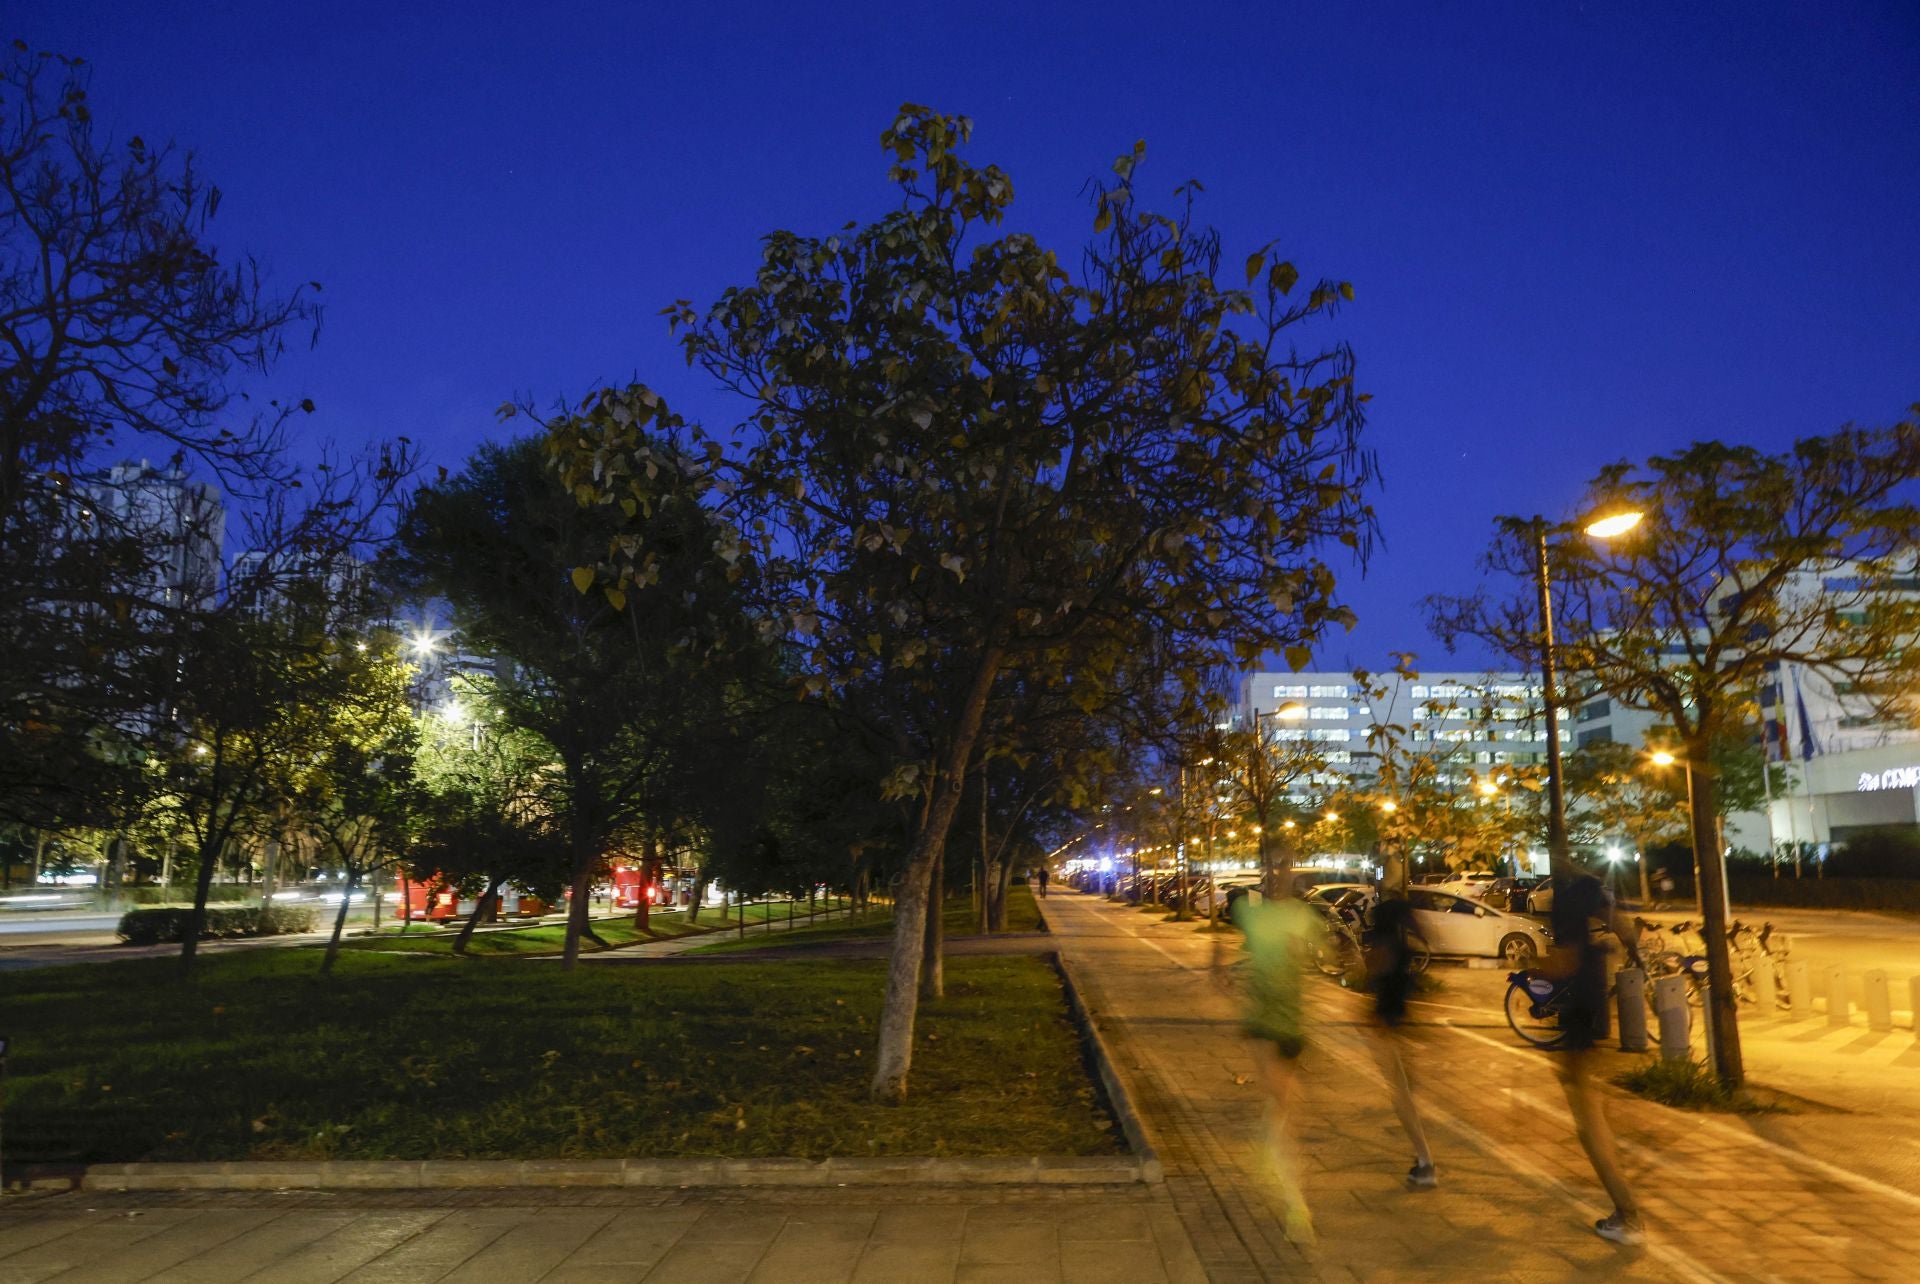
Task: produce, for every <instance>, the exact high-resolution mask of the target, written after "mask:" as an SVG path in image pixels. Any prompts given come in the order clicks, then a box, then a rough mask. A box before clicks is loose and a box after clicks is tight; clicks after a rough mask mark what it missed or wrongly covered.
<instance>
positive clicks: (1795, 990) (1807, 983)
mask: <svg viewBox="0 0 1920 1284" xmlns="http://www.w3.org/2000/svg"><path fill="white" fill-rule="evenodd" d="M1787 1002H1788V1004H1789V1005H1791V1006H1792V1008H1793V1019H1794V1020H1796V1021H1798V1020H1800V1019H1802V1018H1803V1017H1810V1016H1812V1015H1813V978H1812V977H1811V976H1809V975H1808V974H1807V964H1806V960H1804V959H1802V960H1799V961H1798V962H1794V963H1789V964H1787Z"/></svg>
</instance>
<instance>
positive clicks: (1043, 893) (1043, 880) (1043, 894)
mask: <svg viewBox="0 0 1920 1284" xmlns="http://www.w3.org/2000/svg"><path fill="white" fill-rule="evenodd" d="M1040 899H1041V900H1043V901H1044V900H1045V899H1047V867H1046V866H1045V865H1042V866H1041V867H1040Z"/></svg>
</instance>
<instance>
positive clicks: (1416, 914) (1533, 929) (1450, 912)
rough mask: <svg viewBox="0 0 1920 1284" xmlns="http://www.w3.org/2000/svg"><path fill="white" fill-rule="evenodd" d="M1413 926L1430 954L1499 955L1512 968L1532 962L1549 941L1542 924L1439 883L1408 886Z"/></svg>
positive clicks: (1547, 945)
mask: <svg viewBox="0 0 1920 1284" xmlns="http://www.w3.org/2000/svg"><path fill="white" fill-rule="evenodd" d="M1407 897H1408V899H1409V900H1410V901H1411V902H1412V905H1413V924H1414V929H1415V930H1416V931H1418V932H1419V933H1420V937H1421V939H1422V940H1424V941H1425V942H1426V945H1427V949H1428V950H1429V951H1431V952H1432V953H1434V954H1441V955H1454V956H1460V957H1469V958H1498V959H1504V960H1506V963H1507V966H1509V967H1511V968H1515V969H1519V968H1524V967H1532V966H1533V965H1534V964H1535V963H1536V962H1538V961H1539V959H1540V956H1541V955H1543V954H1545V953H1546V952H1547V949H1548V947H1549V946H1551V945H1552V944H1553V938H1552V936H1550V935H1549V934H1548V933H1547V929H1546V927H1545V925H1543V924H1542V923H1540V922H1539V921H1538V920H1536V919H1533V918H1529V917H1527V916H1526V915H1524V914H1509V913H1507V912H1506V911H1505V910H1497V909H1494V908H1493V907H1491V906H1489V905H1483V904H1481V903H1480V902H1478V901H1475V900H1471V899H1469V898H1467V897H1465V896H1455V895H1452V894H1451V893H1449V892H1443V891H1441V890H1439V889H1438V888H1431V887H1415V888H1412V889H1410V890H1409V891H1408V893H1407Z"/></svg>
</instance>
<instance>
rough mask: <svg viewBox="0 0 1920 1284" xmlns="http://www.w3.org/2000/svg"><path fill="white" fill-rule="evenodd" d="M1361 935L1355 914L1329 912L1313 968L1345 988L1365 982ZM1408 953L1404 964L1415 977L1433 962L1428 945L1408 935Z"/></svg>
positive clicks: (1365, 959)
mask: <svg viewBox="0 0 1920 1284" xmlns="http://www.w3.org/2000/svg"><path fill="white" fill-rule="evenodd" d="M1363 933H1364V927H1363V924H1362V921H1361V919H1360V917H1359V915H1358V914H1357V913H1355V912H1354V911H1352V910H1348V909H1341V908H1333V909H1329V910H1328V911H1327V934H1326V937H1325V939H1324V940H1323V941H1322V942H1320V943H1319V944H1317V945H1315V946H1314V951H1313V962H1314V966H1316V967H1318V968H1319V969H1320V971H1321V972H1322V973H1323V974H1324V975H1326V976H1330V977H1332V978H1334V979H1336V980H1338V981H1339V982H1340V984H1341V985H1344V986H1352V985H1353V984H1354V983H1355V981H1356V979H1364V978H1365V977H1366V975H1367V948H1366V943H1365V940H1364V937H1363ZM1407 949H1408V952H1409V954H1410V955H1411V957H1410V958H1409V959H1408V960H1407V970H1408V971H1410V972H1413V973H1414V974H1416V975H1418V974H1419V973H1421V972H1425V971H1426V970H1427V965H1428V964H1429V963H1431V962H1432V961H1433V953H1432V951H1430V950H1429V949H1428V948H1427V943H1426V942H1425V941H1424V940H1422V939H1420V937H1418V936H1416V935H1413V934H1412V933H1409V934H1408V935H1407Z"/></svg>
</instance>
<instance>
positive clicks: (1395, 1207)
mask: <svg viewBox="0 0 1920 1284" xmlns="http://www.w3.org/2000/svg"><path fill="white" fill-rule="evenodd" d="M1046 911H1047V917H1048V919H1049V923H1050V925H1051V927H1052V929H1053V931H1054V932H1055V934H1056V935H1057V936H1058V937H1059V938H1060V943H1061V952H1062V954H1063V955H1065V956H1066V957H1067V958H1068V959H1069V960H1071V961H1072V963H1073V966H1074V968H1075V974H1076V976H1077V977H1078V978H1079V979H1080V980H1081V982H1082V984H1083V986H1084V988H1085V989H1086V990H1087V991H1089V993H1088V995H1087V997H1088V1001H1089V1004H1090V1006H1091V1007H1092V1008H1093V1009H1094V1012H1095V1016H1096V1020H1098V1021H1099V1022H1100V1024H1101V1027H1102V1029H1103V1030H1104V1031H1105V1032H1106V1033H1107V1035H1108V1036H1109V1038H1110V1039H1111V1040H1112V1042H1113V1043H1114V1045H1115V1055H1116V1057H1117V1058H1118V1060H1119V1061H1120V1062H1121V1063H1122V1068H1123V1073H1125V1074H1126V1075H1128V1076H1129V1078H1130V1079H1131V1081H1132V1082H1133V1084H1134V1085H1135V1087H1136V1088H1137V1097H1138V1100H1139V1102H1140V1104H1141V1105H1142V1107H1143V1109H1144V1111H1145V1113H1146V1114H1147V1116H1148V1125H1149V1127H1150V1128H1152V1129H1154V1130H1156V1131H1157V1133H1158V1137H1157V1141H1158V1144H1159V1146H1160V1148H1161V1152H1162V1153H1161V1157H1162V1159H1163V1160H1164V1161H1165V1162H1166V1164H1167V1167H1168V1174H1169V1176H1168V1188H1169V1192H1170V1193H1171V1194H1172V1196H1173V1199H1174V1203H1175V1206H1176V1208H1177V1209H1178V1211H1179V1214H1180V1217H1181V1220H1182V1221H1183V1222H1184V1223H1185V1225H1186V1227H1187V1230H1188V1232H1189V1233H1190V1235H1191V1236H1192V1239H1193V1242H1194V1246H1195V1249H1196V1250H1197V1252H1198V1254H1199V1256H1200V1258H1201V1261H1202V1262H1203V1264H1204V1265H1205V1267H1206V1269H1207V1271H1208V1273H1209V1276H1210V1278H1212V1279H1213V1280H1216V1281H1239V1280H1266V1279H1293V1278H1318V1279H1332V1280H1350V1279H1354V1278H1359V1279H1390V1280H1417V1279H1456V1280H1458V1279H1472V1280H1483V1279H1527V1280H1532V1279H1542V1280H1545V1279H1553V1280H1564V1279H1570V1278H1589V1277H1590V1278H1602V1277H1604V1278H1607V1279H1661V1280H1668V1279H1713V1278H1732V1279H1757V1280H1811V1279H1862V1278H1864V1279H1913V1278H1916V1276H1920V1267H1916V1265H1915V1263H1916V1261H1920V1217H1916V1213H1920V1195H1915V1194H1914V1193H1912V1192H1909V1191H1904V1190H1901V1189H1898V1188H1895V1187H1892V1186H1887V1185H1883V1184H1881V1183H1878V1182H1875V1181H1873V1180H1872V1179H1870V1178H1867V1177H1864V1176H1859V1175H1857V1174H1854V1173H1852V1172H1850V1171H1848V1170H1847V1169H1845V1168H1844V1167H1842V1166H1841V1165H1840V1164H1839V1163H1837V1162H1836V1160H1837V1159H1843V1158H1844V1155H1840V1156H1826V1157H1821V1156H1814V1155H1808V1154H1796V1153H1794V1152H1793V1151H1790V1150H1788V1149H1786V1148H1784V1147H1780V1146H1776V1145H1773V1144H1771V1143H1769V1142H1768V1141H1767V1140H1766V1139H1765V1137H1764V1136H1763V1135H1762V1134H1763V1133H1764V1132H1765V1131H1766V1122H1765V1120H1764V1117H1763V1118H1762V1119H1761V1120H1760V1121H1759V1122H1750V1121H1748V1120H1745V1119H1738V1118H1734V1117H1729V1116H1702V1115H1693V1114H1683V1113H1679V1112H1676V1111H1671V1110H1668V1109H1665V1108H1664V1107H1660V1106H1656V1105H1653V1104H1651V1103H1648V1102H1644V1101H1641V1100H1638V1099H1636V1098H1631V1097H1627V1096H1625V1095H1624V1094H1617V1093H1611V1090H1609V1091H1610V1094H1611V1095H1610V1101H1609V1108H1610V1113H1611V1115H1612V1118H1613V1120H1614V1123H1615V1126H1616V1128H1617V1129H1618V1130H1619V1132H1620V1135H1621V1139H1622V1142H1623V1145H1624V1148H1625V1152H1626V1161H1627V1164H1628V1168H1629V1173H1630V1177H1631V1179H1632V1180H1633V1181H1634V1183H1635V1186H1636V1189H1637V1190H1638V1191H1639V1192H1640V1196H1641V1200H1642V1203H1643V1204H1644V1206H1645V1211H1646V1213H1647V1217H1648V1222H1649V1226H1650V1229H1651V1231H1652V1234H1651V1235H1650V1237H1649V1243H1648V1245H1647V1246H1646V1247H1645V1248H1642V1249H1638V1250H1628V1249H1621V1248H1617V1247H1615V1246H1613V1245H1610V1244H1607V1243H1605V1242H1604V1241H1602V1240H1600V1239H1598V1238H1597V1237H1595V1236H1594V1235H1593V1234H1592V1232H1591V1231H1590V1230H1589V1229H1588V1227H1589V1226H1590V1224H1591V1222H1592V1219H1593V1218H1595V1217H1597V1216H1599V1215H1600V1214H1601V1213H1603V1212H1605V1211H1606V1202H1605V1200H1604V1197H1603V1196H1602V1195H1601V1192H1600V1190H1599V1187H1598V1185H1597V1184H1596V1183H1595V1181H1594V1179H1593V1176H1592V1174H1591V1170H1590V1169H1589V1168H1588V1166H1587V1164H1586V1162H1585V1158H1584V1156H1583V1155H1582V1153H1581V1151H1580V1149H1579V1146H1578V1143H1577V1142H1576V1140H1575V1138H1574V1136H1573V1130H1572V1125H1571V1123H1570V1121H1569V1118H1568V1116H1567V1112H1566V1106H1565V1104H1564V1101H1563V1100H1562V1098H1561V1096H1560V1092H1559V1088H1558V1085H1557V1083H1556V1081H1555V1080H1554V1077H1553V1073H1552V1066H1551V1065H1550V1064H1549V1063H1548V1061H1547V1059H1546V1058H1547V1054H1544V1053H1540V1052H1535V1051H1531V1050H1528V1049H1525V1048H1522V1047H1520V1046H1518V1044H1517V1041H1516V1040H1515V1039H1514V1038H1513V1036H1512V1035H1511V1033H1510V1032H1509V1031H1508V1030H1507V1029H1506V1026H1505V1019H1504V1017H1503V1016H1502V1014H1501V1013H1500V1012H1499V1011H1498V1009H1497V1008H1494V1007H1479V1006H1463V1005H1460V1004H1457V1003H1446V1002H1444V1001H1445V1000H1446V999H1447V998H1448V997H1449V996H1447V995H1445V994H1442V995H1440V996H1437V997H1438V998H1439V999H1440V1000H1441V1001H1442V1002H1439V1003H1434V1004H1427V1005H1423V1006H1422V1007H1421V1008H1420V1009H1419V1010H1418V1013H1417V1015H1418V1017H1419V1018H1420V1023H1421V1028H1420V1029H1418V1030H1417V1031H1416V1032H1415V1035H1414V1038H1415V1043H1416V1047H1415V1053H1414V1055H1415V1058H1416V1060H1415V1063H1414V1069H1415V1074H1416V1076H1417V1078H1418V1079H1419V1081H1420V1087H1421V1092H1422V1095H1421V1104H1422V1107H1423V1109H1424V1110H1425V1112H1426V1114H1427V1116H1428V1119H1429V1130H1430V1132H1431V1134H1432V1135H1431V1137H1430V1140H1431V1142H1432V1145H1433V1148H1434V1152H1435V1158H1436V1162H1437V1164H1438V1166H1439V1169H1440V1173H1441V1187H1440V1189H1439V1190H1437V1191H1422V1192H1410V1191H1407V1190H1405V1189H1403V1187H1402V1186H1401V1182H1400V1178H1401V1174H1403V1173H1404V1172H1405V1170H1406V1167H1407V1165H1408V1163H1409V1162H1410V1158H1409V1152H1408V1149H1407V1147H1406V1145H1405V1143H1404V1141H1403V1140H1402V1137H1401V1134H1400V1131H1399V1128H1398V1125H1397V1123H1396V1121H1395V1119H1394V1116H1393V1112H1392V1109H1391V1107H1390V1105H1389V1102H1388V1100H1387V1097H1386V1094H1385V1090H1384V1088H1383V1087H1382V1086H1381V1085H1380V1082H1379V1078H1378V1075H1377V1072H1376V1071H1375V1069H1374V1066H1373V1059H1372V1057H1371V1055H1370V1053H1369V1051H1368V1049H1367V1047H1366V1045H1365V1043H1364V1040H1365V1039H1366V1038H1368V1037H1370V1036H1369V1032H1368V1030H1367V1029H1366V1028H1365V1027H1366V1009H1365V1006H1364V1002H1363V1001H1362V1000H1360V999H1359V998H1358V996H1354V995H1351V994H1348V993H1346V992H1344V991H1342V990H1340V989H1338V988H1337V987H1334V986H1332V985H1325V986H1322V985H1312V986H1310V987H1309V992H1310V995H1311V1000H1310V1011H1311V1013H1312V1018H1313V1021H1314V1029H1313V1033H1312V1036H1311V1037H1312V1046H1311V1047H1310V1049H1309V1051H1308V1052H1307V1054H1306V1056H1305V1058H1304V1060H1303V1065H1302V1078H1303V1082H1304V1087H1305V1091H1304V1093H1303V1094H1302V1097H1301V1099H1300V1100H1299V1102H1298V1103H1297V1105H1296V1107H1295V1117H1296V1119H1297V1120H1298V1121H1299V1123H1300V1125H1301V1128H1300V1136H1301V1143H1302V1150H1303V1151H1304V1154H1305V1157H1306V1162H1307V1166H1308V1175H1307V1178H1306V1185H1307V1194H1308V1200H1309V1203H1310V1204H1311V1205H1312V1207H1313V1209H1314V1215H1315V1219H1316V1221H1317V1223H1318V1229H1319V1233H1320V1243H1319V1244H1318V1246H1317V1247H1315V1248H1312V1249H1309V1250H1302V1249H1299V1248H1296V1247H1295V1246H1293V1245H1291V1244H1289V1243H1287V1242H1286V1241H1285V1239H1284V1237H1283V1236H1282V1234H1281V1232H1280V1227H1279V1225H1278V1224H1277V1221H1276V1218H1275V1216H1274V1213H1273V1212H1272V1210H1271V1209H1270V1208H1269V1207H1268V1206H1267V1205H1266V1203H1265V1201H1264V1200H1263V1199H1262V1197H1261V1195H1260V1193H1259V1191H1260V1187H1259V1186H1258V1184H1257V1183H1256V1182H1255V1180H1254V1178H1253V1175H1252V1172H1251V1167H1250V1160H1251V1156H1252V1154H1253V1141H1254V1138H1255V1134H1256V1132H1257V1128H1258V1118H1259V1113H1258V1112H1259V1100H1260V1097H1259V1089H1258V1086H1257V1084H1256V1083H1255V1082H1254V1081H1253V1079H1252V1078H1251V1071H1252V1062H1251V1058H1250V1056H1249V1053H1248V1050H1247V1049H1246V1047H1245V1046H1244V1045H1243V1044H1242V1043H1241V1041H1240V1040H1239V1038H1238V1037H1237V1036H1236V1035H1235V1034H1234V1032H1233V1028H1232V1023H1231V1016H1232V1002H1231V1000H1229V999H1228V998H1226V997H1225V996H1223V995H1221V994H1219V993H1217V992H1216V991H1215V990H1214V989H1213V987H1212V985H1211V984H1210V982H1209V980H1208V977H1207V975H1206V973H1207V967H1208V963H1209V961H1210V955H1211V951H1212V948H1213V946H1212V943H1211V941H1210V940H1208V939H1207V936H1206V934H1205V933H1204V932H1201V931H1198V930H1196V929H1195V928H1194V926H1193V925H1190V924H1171V923H1161V922H1159V921H1157V919H1155V918H1152V917H1150V916H1147V915H1143V914H1141V913H1139V912H1137V911H1134V910H1130V909H1126V908H1123V907H1119V906H1114V905H1109V904H1106V903H1104V902H1101V901H1097V900H1094V899H1092V898H1088V897H1081V896H1062V897H1051V898H1049V899H1048V900H1047V902H1046ZM1454 975H1456V976H1458V975H1460V974H1459V973H1457V972H1456V973H1454Z"/></svg>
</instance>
